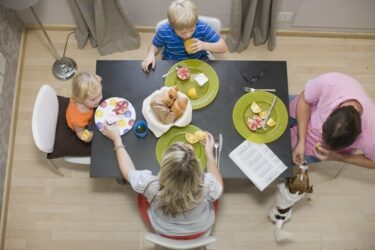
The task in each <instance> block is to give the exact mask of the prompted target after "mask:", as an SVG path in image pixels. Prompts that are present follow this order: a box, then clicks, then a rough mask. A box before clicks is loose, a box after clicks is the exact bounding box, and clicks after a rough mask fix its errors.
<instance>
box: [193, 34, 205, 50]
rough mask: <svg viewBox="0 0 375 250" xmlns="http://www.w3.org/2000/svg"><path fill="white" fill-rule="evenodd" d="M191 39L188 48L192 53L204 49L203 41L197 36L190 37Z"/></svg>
mask: <svg viewBox="0 0 375 250" xmlns="http://www.w3.org/2000/svg"><path fill="white" fill-rule="evenodd" d="M191 40H193V43H192V44H191V45H190V50H191V53H192V54H194V53H197V52H199V51H202V50H205V46H204V44H205V42H202V41H201V40H199V39H197V38H192V39H191Z"/></svg>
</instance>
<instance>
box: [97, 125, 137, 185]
mask: <svg viewBox="0 0 375 250" xmlns="http://www.w3.org/2000/svg"><path fill="white" fill-rule="evenodd" d="M102 132H103V134H104V135H105V136H106V137H108V139H110V140H111V141H112V142H113V145H114V149H115V154H116V158H117V163H118V165H119V168H120V171H121V174H122V175H123V176H124V178H125V179H126V180H127V181H129V173H130V172H131V171H132V170H135V167H134V163H133V161H132V159H131V158H130V156H129V154H128V152H127V151H126V149H125V146H123V144H122V140H121V136H120V132H119V129H118V127H117V124H114V125H107V124H105V125H104V127H103V129H102Z"/></svg>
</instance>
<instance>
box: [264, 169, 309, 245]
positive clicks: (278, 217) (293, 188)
mask: <svg viewBox="0 0 375 250" xmlns="http://www.w3.org/2000/svg"><path fill="white" fill-rule="evenodd" d="M307 169H308V166H307V163H302V165H300V166H299V168H298V171H297V174H296V175H295V176H294V177H293V178H291V179H289V180H287V181H286V182H283V183H280V184H278V185H277V189H276V198H275V202H274V204H273V206H272V207H271V210H270V213H269V215H268V217H269V218H270V220H271V221H272V222H274V223H275V224H276V225H275V238H276V240H277V241H282V240H286V239H288V238H289V237H290V236H291V235H292V234H291V233H290V232H285V231H283V230H282V227H283V224H284V223H285V222H286V221H288V220H290V218H291V217H292V207H293V205H294V204H295V203H296V202H297V201H299V200H301V199H302V198H303V197H304V196H305V193H312V192H313V189H312V186H310V185H309V175H308V170H307Z"/></svg>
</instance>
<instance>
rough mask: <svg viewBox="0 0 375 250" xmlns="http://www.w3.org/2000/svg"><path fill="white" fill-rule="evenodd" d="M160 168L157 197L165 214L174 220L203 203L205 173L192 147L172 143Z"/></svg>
mask: <svg viewBox="0 0 375 250" xmlns="http://www.w3.org/2000/svg"><path fill="white" fill-rule="evenodd" d="M161 165H162V166H161V169H160V173H159V183H160V190H159V191H158V193H157V196H158V200H159V202H160V207H161V209H162V210H163V212H164V214H167V215H172V216H173V217H174V216H176V214H178V213H181V212H186V211H188V210H191V209H193V208H194V207H196V206H197V205H198V204H200V203H201V201H202V197H203V172H202V169H201V167H200V164H199V161H198V160H197V158H196V157H195V154H194V152H193V150H192V149H191V148H189V147H187V145H185V144H183V143H179V142H177V143H174V144H172V145H171V146H170V147H169V148H168V149H167V151H166V152H165V154H164V158H163V161H162V164H161Z"/></svg>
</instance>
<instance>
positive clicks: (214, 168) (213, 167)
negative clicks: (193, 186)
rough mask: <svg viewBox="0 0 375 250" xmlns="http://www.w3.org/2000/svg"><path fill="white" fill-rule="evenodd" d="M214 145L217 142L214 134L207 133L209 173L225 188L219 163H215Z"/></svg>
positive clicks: (206, 148)
mask: <svg viewBox="0 0 375 250" xmlns="http://www.w3.org/2000/svg"><path fill="white" fill-rule="evenodd" d="M214 143H215V141H214V138H213V136H212V134H211V133H208V132H207V131H206V145H205V151H206V157H207V172H209V173H211V174H212V175H213V176H215V178H216V180H217V181H218V182H219V183H220V185H221V186H222V187H223V188H224V182H223V178H222V177H221V174H220V172H219V169H218V168H217V162H216V161H215V158H214V154H213V148H214Z"/></svg>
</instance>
